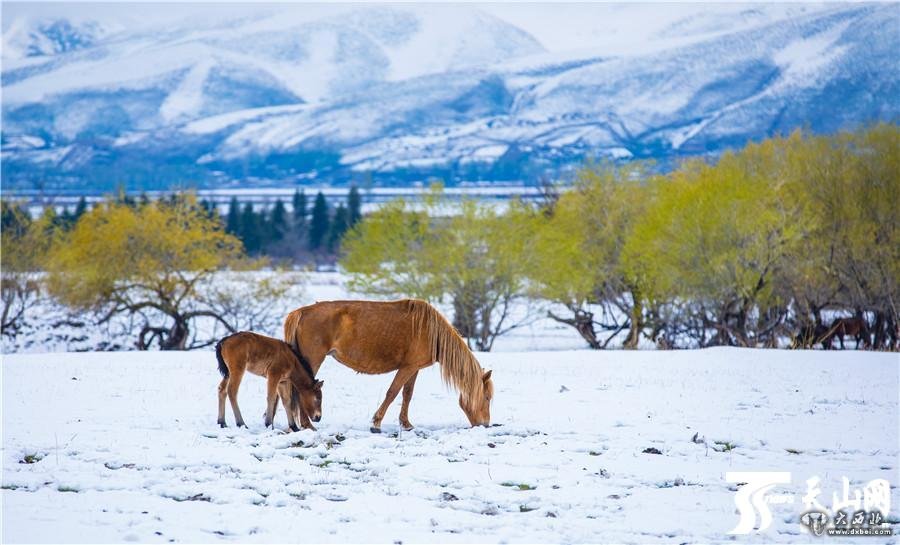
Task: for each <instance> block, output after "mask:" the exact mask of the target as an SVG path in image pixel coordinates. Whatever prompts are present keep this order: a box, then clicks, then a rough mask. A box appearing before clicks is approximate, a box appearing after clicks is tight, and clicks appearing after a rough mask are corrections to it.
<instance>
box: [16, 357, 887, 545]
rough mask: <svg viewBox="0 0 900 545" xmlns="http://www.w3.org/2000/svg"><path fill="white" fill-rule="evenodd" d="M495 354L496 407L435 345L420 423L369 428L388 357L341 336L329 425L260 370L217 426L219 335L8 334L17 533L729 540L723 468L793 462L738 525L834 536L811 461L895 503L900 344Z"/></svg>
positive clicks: (158, 537) (759, 538)
mask: <svg viewBox="0 0 900 545" xmlns="http://www.w3.org/2000/svg"><path fill="white" fill-rule="evenodd" d="M478 357H479V359H480V361H481V363H482V365H483V366H484V367H485V368H487V369H493V370H494V381H495V386H496V397H495V402H494V405H493V409H492V421H493V423H495V424H500V425H499V426H495V427H491V428H478V429H470V428H468V427H467V424H466V420H465V417H464V415H463V413H462V411H461V410H460V409H459V407H458V406H457V404H456V394H455V392H452V391H448V390H447V389H446V388H445V387H444V386H443V385H442V384H441V382H440V379H439V374H438V372H437V369H436V368H435V367H432V368H429V369H427V370H425V371H423V372H422V373H420V376H419V378H418V381H417V383H416V392H415V396H414V398H413V400H412V404H411V408H410V419H411V420H412V422H413V424H414V425H416V426H417V427H416V429H415V430H413V431H412V432H402V431H400V430H399V426H398V422H397V417H398V413H399V403H400V402H399V399H398V400H397V401H395V403H394V404H393V405H392V407H391V410H389V411H388V414H387V416H386V417H385V420H384V424H383V430H384V433H382V434H380V435H373V434H371V433H369V431H368V428H369V419H370V418H371V415H372V413H373V412H374V411H375V409H376V408H377V406H378V404H379V403H380V402H381V400H382V399H383V395H384V392H385V390H386V389H387V386H388V384H389V383H390V380H391V378H392V377H391V375H380V376H366V375H358V374H356V373H354V372H352V371H350V370H349V369H347V368H345V367H343V366H341V365H340V364H338V363H337V362H335V361H333V360H330V359H329V360H327V361H326V362H325V364H324V365H323V367H322V369H321V371H320V373H319V378H322V379H324V380H325V387H324V404H323V411H324V415H323V419H322V422H320V423H319V429H318V431H315V432H313V431H302V432H297V433H289V434H286V433H283V432H282V431H281V430H283V429H284V428H285V427H286V421H285V418H284V414H283V412H279V415H278V418H277V419H276V424H277V426H278V427H279V428H280V429H277V430H274V431H273V430H265V429H263V427H262V414H263V410H264V404H265V403H264V389H265V385H264V381H263V380H261V379H260V378H258V377H253V376H248V377H246V378H245V380H244V381H243V383H242V386H241V392H240V405H241V409H242V411H243V413H244V416H245V419H246V420H247V422H248V424H249V425H250V429H249V430H244V429H241V430H239V429H235V428H234V427H229V428H226V429H220V428H218V427H217V426H216V425H215V418H216V413H215V411H216V386H217V384H218V381H219V375H218V373H217V371H216V364H215V359H214V357H213V355H212V353H211V352H191V353H159V352H156V353H133V352H131V353H83V354H33V355H7V356H4V359H3V363H2V378H3V385H2V393H3V401H2V404H3V416H2V423H3V432H2V433H3V455H2V456H3V466H2V467H3V477H2V488H3V490H2V499H3V507H2V515H3V530H2V539H3V541H4V542H10V543H12V542H41V541H44V542H46V541H54V542H121V541H140V542H160V543H166V542H173V541H174V542H184V541H187V542H219V541H226V542H230V541H236V542H287V541H302V542H347V541H350V542H383V543H391V542H397V541H402V542H499V541H506V542H548V541H553V542H598V541H602V542H632V543H633V542H672V543H682V542H717V541H724V540H726V539H727V538H728V537H729V536H727V535H726V533H727V532H728V531H729V530H731V529H732V528H733V527H734V526H735V525H736V524H737V520H738V516H737V515H736V514H735V507H734V501H733V497H734V485H732V484H729V483H727V482H725V479H724V473H725V472H726V471H790V472H791V473H792V475H793V481H792V484H791V486H790V487H787V488H785V489H784V490H783V491H785V492H789V493H792V494H794V496H796V499H795V503H794V505H773V506H772V511H773V514H774V518H775V520H774V522H773V524H772V526H771V527H770V528H769V529H768V530H766V531H765V532H764V533H762V534H759V535H754V534H751V535H749V536H746V537H744V536H738V539H737V541H746V542H802V543H806V542H814V541H816V539H821V538H813V537H811V536H809V535H808V534H806V533H804V532H803V530H802V529H801V526H800V524H799V523H798V522H797V521H798V519H799V514H800V513H801V512H802V511H803V509H802V505H801V501H800V499H801V497H802V495H803V494H804V493H805V492H806V488H805V484H804V482H805V480H806V479H808V478H810V477H812V476H819V477H821V478H822V489H823V497H822V498H821V499H822V500H823V503H825V504H826V505H830V503H831V501H830V498H831V493H832V491H835V492H839V486H840V483H841V481H840V479H841V476H847V477H849V478H850V479H851V482H852V484H853V485H854V486H862V484H864V483H866V482H868V481H870V480H872V479H875V478H883V479H887V480H888V481H890V482H891V484H892V486H893V487H894V488H892V496H893V497H892V506H893V507H892V512H891V514H890V517H893V518H892V520H894V521H896V519H897V514H896V513H897V507H896V506H897V505H898V504H900V502H898V500H900V498H898V494H897V490H896V485H897V482H898V479H897V462H898V441H897V435H898V432H897V430H898V426H897V423H898V410H897V409H898V407H897V405H898V363H900V362H898V356H897V355H896V354H883V353H880V354H874V353H860V352H795V351H764V350H739V349H724V348H723V349H711V350H702V351H673V352H650V351H640V352H621V351H616V352H590V351H563V352H529V353H519V352H507V353H495V354H479V355H478ZM226 419H227V421H228V422H229V424H230V425H232V426H233V422H234V418H233V414H232V413H231V410H230V407H228V408H227V410H226ZM695 434H697V439H696V441H697V442H695V441H692V438H693V437H694V435H695ZM650 448H655V449H657V450H659V451H660V452H661V454H658V455H657V454H650V453H644V452H643V451H644V450H646V449H650ZM24 462H32V463H24ZM890 517H889V518H890ZM894 527H895V528H896V527H897V525H896V524H895V526H894ZM895 533H896V530H895ZM893 539H894V540H896V537H894V538H893ZM859 540H860V542H866V543H873V541H867V540H866V538H859ZM879 542H881V541H879ZM888 542H893V541H890V538H888Z"/></svg>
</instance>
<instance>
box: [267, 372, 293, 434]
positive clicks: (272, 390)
mask: <svg viewBox="0 0 900 545" xmlns="http://www.w3.org/2000/svg"><path fill="white" fill-rule="evenodd" d="M266 382H267V385H268V387H267V388H266V427H267V428H268V427H269V426H271V425H272V421H273V420H275V407H276V406H277V404H278V383H279V382H280V381H279V377H277V376H275V375H274V374H271V375H269V376H268V378H267V379H266ZM288 406H290V405H288Z"/></svg>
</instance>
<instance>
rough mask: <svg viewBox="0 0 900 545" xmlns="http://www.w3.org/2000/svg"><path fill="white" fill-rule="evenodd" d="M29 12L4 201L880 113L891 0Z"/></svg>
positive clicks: (330, 174) (719, 141)
mask: <svg viewBox="0 0 900 545" xmlns="http://www.w3.org/2000/svg"><path fill="white" fill-rule="evenodd" d="M37 6H38V7H37V8H36V7H33V6H29V5H27V4H4V8H3V9H4V13H3V16H4V17H3V25H4V26H3V56H2V61H3V66H2V85H3V88H2V91H3V94H2V101H3V102H2V121H3V130H2V160H3V164H2V175H3V186H4V188H7V189H9V188H13V189H28V188H33V187H43V188H56V189H66V188H71V189H84V188H85V187H88V188H96V189H106V188H110V187H113V186H114V185H115V184H118V183H126V184H128V186H129V187H132V188H135V189H138V188H163V187H168V186H170V185H174V184H184V183H197V184H200V185H207V186H215V185H235V184H243V185H261V184H280V185H283V184H284V183H294V182H315V183H346V182H348V181H350V180H359V179H363V178H365V179H371V180H373V181H374V182H376V183H384V184H405V183H409V182H412V181H418V180H422V179H425V178H428V177H431V176H438V177H442V178H444V179H445V180H447V181H448V182H449V183H454V182H457V181H461V180H477V179H486V180H526V181H528V180H533V179H535V178H537V177H540V176H544V175H554V174H556V173H559V172H560V171H564V170H566V169H567V168H570V167H571V166H572V165H577V164H578V162H579V161H582V160H583V159H584V158H585V157H588V156H590V157H601V158H602V157H608V158H613V159H620V160H626V159H630V158H653V159H656V160H658V161H660V162H661V163H663V164H667V163H669V162H671V161H673V160H676V159H677V158H679V157H683V156H686V155H696V154H710V155H715V154H717V153H720V152H721V151H723V150H725V149H728V148H730V147H734V146H740V145H743V144H744V143H745V142H747V141H748V140H752V139H759V138H763V137H765V136H769V135H772V134H776V133H784V132H788V131H791V130H793V129H794V128H798V127H801V128H808V129H811V130H813V131H817V132H830V131H834V130H838V129H841V128H853V127H857V126H859V125H862V124H866V123H871V122H874V121H878V120H887V121H896V120H897V119H898V117H900V102H898V101H897V100H896V97H897V96H900V79H898V78H900V72H898V70H897V69H898V57H897V53H896V52H897V51H900V31H898V29H900V4H896V3H895V4H874V5H870V4H850V5H840V4H824V5H805V4H803V5H797V4H793V5H788V6H780V5H773V4H765V5H758V6H748V5H741V4H723V5H712V6H710V5H692V4H667V5H656V4H652V5H651V4H638V5H615V4H602V5H579V6H574V5H560V6H553V5H526V6H518V8H519V9H512V7H510V6H507V7H504V6H502V5H483V6H480V5H473V4H467V5H456V6H447V5H439V4H432V5H420V6H416V5H408V4H407V5H376V4H369V5H353V4H338V5H310V4H304V5H284V4H278V5H275V4H262V5H245V4H236V5H227V6H225V7H223V8H222V9H217V10H216V13H215V16H214V17H213V16H211V14H210V5H206V6H201V5H193V6H191V5H188V6H189V7H179V6H177V5H170V4H156V5H153V4H145V5H142V6H143V7H140V8H137V7H135V6H136V5H132V6H131V7H129V6H127V5H126V6H121V5H119V6H116V5H104V6H103V7H102V8H97V6H98V5H93V6H94V8H93V9H87V8H86V7H85V6H90V5H81V6H80V5H78V4H74V5H73V4H69V5H60V4H52V5H51V4H45V5H43V6H41V5H40V4H37ZM48 6H55V7H54V8H53V10H50V8H49V7H48ZM147 6H151V7H152V6H156V7H157V8H161V9H160V10H153V13H150V12H149V11H147V12H146V13H143V12H139V11H136V10H148V8H147ZM78 8H80V9H78Z"/></svg>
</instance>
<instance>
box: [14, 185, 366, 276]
mask: <svg viewBox="0 0 900 545" xmlns="http://www.w3.org/2000/svg"><path fill="white" fill-rule="evenodd" d="M181 195H182V194H181V193H171V194H169V195H167V196H165V197H163V198H162V201H163V202H168V203H170V204H172V203H175V202H176V201H177V200H178V199H179V198H180V196H181ZM111 200H112V201H114V202H116V203H119V204H122V205H125V206H130V207H132V208H137V207H139V206H143V205H146V204H148V203H150V199H149V197H147V195H146V194H141V195H139V196H137V197H135V196H133V195H129V194H126V193H124V192H120V193H119V194H118V195H116V196H114V197H111ZM290 203H291V206H290V210H289V209H288V207H287V205H286V204H285V202H284V201H282V200H281V199H280V198H279V199H276V200H275V202H274V203H273V204H272V205H271V206H254V205H253V204H252V203H249V202H244V203H241V202H240V201H239V200H238V198H237V197H232V198H231V201H230V202H229V203H228V205H227V208H226V210H225V212H224V214H223V215H222V216H221V217H219V213H220V212H219V207H218V206H217V205H216V203H214V202H212V201H210V200H207V199H201V200H200V201H199V202H198V205H199V207H200V208H201V209H203V210H206V212H207V214H208V215H209V217H210V218H213V219H216V220H221V222H222V225H223V226H224V228H225V231H226V232H227V233H229V234H231V235H234V236H235V237H237V238H238V239H239V240H240V241H241V243H242V244H243V248H244V251H246V253H247V254H249V255H251V256H269V257H273V258H277V259H285V260H289V261H292V262H296V263H314V262H318V261H329V260H333V259H334V258H335V257H336V256H337V254H338V251H339V249H340V243H341V240H342V239H343V237H344V235H345V234H346V232H347V231H348V230H349V229H350V228H351V227H353V226H354V225H356V223H357V222H359V220H360V219H361V218H362V196H361V195H360V193H359V189H358V188H357V187H356V186H352V187H351V188H350V190H349V191H348V193H347V197H346V202H339V203H338V205H337V206H336V207H331V206H329V204H328V201H327V200H326V199H325V195H324V194H323V193H322V192H321V191H319V192H318V193H317V194H316V196H315V198H314V199H313V203H312V206H309V204H308V199H307V196H306V192H305V191H304V190H302V189H297V190H296V191H295V192H294V195H293V197H292V199H291V201H290ZM88 209H89V205H88V203H87V201H86V199H85V198H84V197H81V198H80V199H79V201H78V203H77V204H76V205H75V206H74V207H72V208H71V209H70V207H63V208H62V210H61V211H60V212H57V209H56V207H55V206H52V205H49V206H46V207H45V208H44V209H43V211H42V213H41V220H42V221H43V222H45V223H46V224H47V225H49V226H51V227H53V228H57V229H61V230H63V231H68V230H70V229H71V228H73V227H74V226H75V224H76V223H77V222H78V220H79V218H81V216H83V215H84V213H85V212H87V211H88ZM25 216H26V214H25V211H24V210H23V209H21V207H20V205H19V204H17V203H12V202H7V201H4V203H3V207H2V227H3V229H13V230H18V229H20V228H21V227H20V226H19V225H18V224H19V223H23V222H24V223H25V224H27V223H28V222H30V218H26V217H25Z"/></svg>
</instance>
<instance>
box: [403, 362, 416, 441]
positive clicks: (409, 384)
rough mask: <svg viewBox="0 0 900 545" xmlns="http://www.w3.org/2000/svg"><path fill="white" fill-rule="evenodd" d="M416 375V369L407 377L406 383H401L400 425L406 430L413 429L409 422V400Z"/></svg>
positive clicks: (414, 385)
mask: <svg viewBox="0 0 900 545" xmlns="http://www.w3.org/2000/svg"><path fill="white" fill-rule="evenodd" d="M418 376H419V372H418V371H416V372H415V373H413V376H411V377H409V380H407V381H406V384H404V385H403V405H402V406H401V407H400V427H401V428H403V429H404V430H406V431H409V430H411V429H413V425H412V424H410V422H409V402H410V400H412V396H413V389H414V388H415V387H416V377H418Z"/></svg>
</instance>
